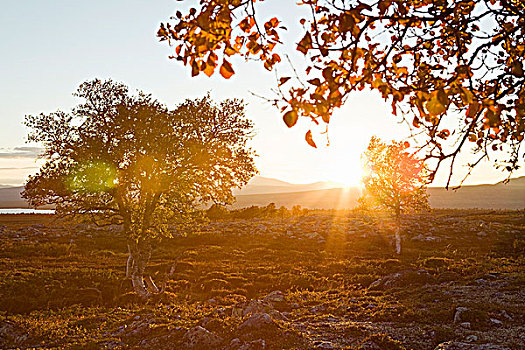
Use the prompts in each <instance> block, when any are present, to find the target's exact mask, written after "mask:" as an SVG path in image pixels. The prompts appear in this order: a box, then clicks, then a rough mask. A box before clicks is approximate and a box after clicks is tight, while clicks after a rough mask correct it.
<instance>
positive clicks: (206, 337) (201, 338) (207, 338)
mask: <svg viewBox="0 0 525 350" xmlns="http://www.w3.org/2000/svg"><path fill="white" fill-rule="evenodd" d="M182 341H183V344H184V345H185V346H186V347H187V348H190V349H210V348H211V349H213V348H216V347H217V346H218V345H219V344H220V343H222V341H223V339H222V338H221V337H219V336H218V335H216V334H214V333H212V332H210V331H209V330H207V329H206V328H203V327H201V326H196V327H193V328H190V329H188V331H187V332H186V333H185V334H184V337H183V338H182Z"/></svg>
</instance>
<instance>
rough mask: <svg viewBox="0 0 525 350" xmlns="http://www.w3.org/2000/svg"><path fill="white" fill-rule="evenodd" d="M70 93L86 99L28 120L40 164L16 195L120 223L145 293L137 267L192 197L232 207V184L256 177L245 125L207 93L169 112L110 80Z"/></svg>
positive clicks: (233, 104) (236, 111) (240, 112)
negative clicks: (42, 160)
mask: <svg viewBox="0 0 525 350" xmlns="http://www.w3.org/2000/svg"><path fill="white" fill-rule="evenodd" d="M75 95H76V96H78V97H80V98H82V99H83V100H84V102H83V103H81V104H79V105H78V106H77V107H76V108H75V109H73V111H72V112H70V113H64V112H55V113H51V114H40V115H36V116H27V117H26V125H27V126H28V127H30V128H31V129H32V131H31V133H30V135H29V140H30V141H36V142H41V143H43V145H44V146H45V152H44V154H43V157H44V158H45V159H46V160H47V162H46V163H45V164H44V165H43V166H42V168H41V169H40V172H39V173H38V174H36V175H34V176H32V177H30V178H29V180H28V182H27V184H26V186H25V191H24V193H23V196H24V197H25V198H26V199H28V200H29V202H30V204H31V205H33V206H39V205H44V204H53V205H55V206H56V212H57V214H59V215H83V216H86V215H87V216H89V217H90V218H91V219H92V220H93V221H94V222H95V223H96V224H98V225H106V224H122V225H123V227H124V232H125V235H126V237H127V242H128V250H129V258H128V264H127V269H126V273H127V276H128V277H131V280H132V284H133V287H134V290H135V291H136V292H137V294H138V295H140V296H141V297H145V298H146V297H149V296H150V295H151V293H154V292H159V288H158V287H157V286H156V285H155V284H154V282H153V280H152V279H151V277H149V276H147V275H146V274H145V269H146V266H147V263H148V260H149V258H150V256H151V252H152V247H153V246H154V245H155V244H157V243H158V242H159V241H160V240H161V239H162V238H166V237H171V235H172V232H171V230H168V225H175V226H176V225H187V224H188V223H190V222H191V218H192V217H193V214H194V213H195V212H196V207H197V205H198V204H199V203H202V202H209V201H212V202H215V203H222V204H226V203H231V202H232V201H233V194H232V188H234V187H240V186H243V185H244V184H246V182H247V181H248V180H249V179H250V178H251V177H252V176H253V175H254V174H255V172H256V170H255V167H254V163H253V152H252V151H251V150H250V149H249V148H247V146H246V142H247V140H248V138H249V137H250V135H251V129H252V122H251V121H249V120H247V119H246V118H245V115H244V105H243V103H242V102H241V101H240V100H226V101H223V102H222V103H220V104H219V105H215V104H213V103H212V101H211V100H210V98H209V96H207V97H204V98H202V99H197V100H186V101H185V102H184V103H182V104H181V105H179V106H178V107H177V108H176V109H175V110H168V109H167V108H166V107H165V106H164V105H162V104H161V103H159V102H158V101H156V100H155V99H153V98H152V97H151V96H150V95H146V94H144V93H142V92H141V93H139V94H138V95H130V94H129V93H128V88H127V87H126V86H125V85H122V84H119V83H115V82H113V81H111V80H109V81H100V80H93V81H88V82H85V83H83V84H82V85H80V87H79V89H78V91H77V93H76V94H75Z"/></svg>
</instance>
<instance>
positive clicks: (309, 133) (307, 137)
mask: <svg viewBox="0 0 525 350" xmlns="http://www.w3.org/2000/svg"><path fill="white" fill-rule="evenodd" d="M304 139H305V140H306V142H307V143H308V144H309V145H310V146H312V147H313V148H317V145H316V144H315V142H314V140H313V138H312V131H311V130H308V131H307V132H306V135H305V136H304Z"/></svg>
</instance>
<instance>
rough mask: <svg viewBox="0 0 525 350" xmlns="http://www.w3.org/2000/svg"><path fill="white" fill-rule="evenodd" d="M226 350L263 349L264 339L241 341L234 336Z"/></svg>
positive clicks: (264, 347) (264, 346) (264, 345)
mask: <svg viewBox="0 0 525 350" xmlns="http://www.w3.org/2000/svg"><path fill="white" fill-rule="evenodd" d="M226 349H227V350H264V349H266V342H265V341H264V339H257V340H252V341H242V340H240V339H239V338H235V339H233V340H232V341H231V342H230V345H229V346H228V347H227V348H226Z"/></svg>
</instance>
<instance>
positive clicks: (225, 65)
mask: <svg viewBox="0 0 525 350" xmlns="http://www.w3.org/2000/svg"><path fill="white" fill-rule="evenodd" d="M220 73H221V75H222V76H223V77H224V78H225V79H230V78H231V76H232V75H234V74H235V72H234V70H233V68H232V65H231V64H230V62H228V61H226V60H224V61H223V62H222V65H221V70H220Z"/></svg>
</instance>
